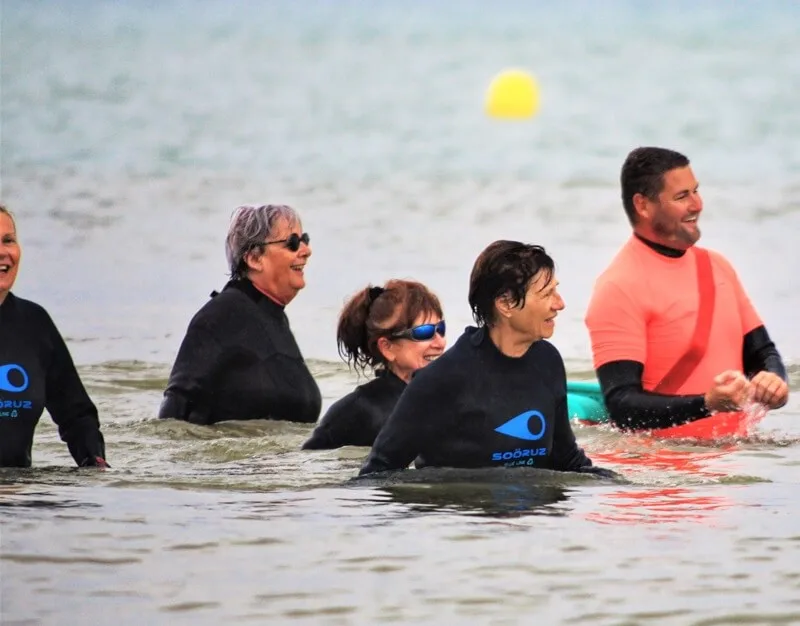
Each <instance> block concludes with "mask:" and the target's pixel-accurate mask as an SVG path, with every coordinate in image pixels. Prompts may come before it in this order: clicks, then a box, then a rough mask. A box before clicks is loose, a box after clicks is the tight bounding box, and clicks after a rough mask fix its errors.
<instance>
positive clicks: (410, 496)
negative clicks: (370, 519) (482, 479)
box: [383, 483, 568, 517]
mask: <svg viewBox="0 0 800 626" xmlns="http://www.w3.org/2000/svg"><path fill="white" fill-rule="evenodd" d="M383 491H384V492H386V493H387V494H389V496H390V498H391V501H392V502H394V503H400V504H405V505H407V507H408V509H409V511H412V512H415V513H459V512H460V513H465V514H467V515H477V516H483V517H523V516H526V515H555V516H559V515H566V514H567V512H568V510H567V509H565V508H564V507H556V506H553V505H555V504H558V503H563V502H565V501H566V500H567V497H568V491H567V490H566V489H564V488H561V487H556V486H547V485H526V484H517V485H514V484H494V485H492V484H471V483H468V484H452V485H394V486H392V487H385V488H384V489H383Z"/></svg>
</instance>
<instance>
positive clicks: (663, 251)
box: [633, 233, 686, 259]
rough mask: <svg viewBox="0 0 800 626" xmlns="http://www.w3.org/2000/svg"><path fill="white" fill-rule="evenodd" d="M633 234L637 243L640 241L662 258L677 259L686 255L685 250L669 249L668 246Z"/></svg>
mask: <svg viewBox="0 0 800 626" xmlns="http://www.w3.org/2000/svg"><path fill="white" fill-rule="evenodd" d="M633 234H634V235H635V236H636V238H637V239H638V240H639V241H641V242H642V243H643V244H645V245H646V246H647V247H649V248H651V249H652V250H655V251H656V252H658V253H659V254H660V255H662V256H668V257H671V258H673V259H679V258H680V257H682V256H683V255H684V254H686V250H678V249H676V248H670V247H669V246H665V245H663V244H660V243H656V242H655V241H650V240H649V239H645V238H644V237H642V236H641V235H640V234H638V233H633Z"/></svg>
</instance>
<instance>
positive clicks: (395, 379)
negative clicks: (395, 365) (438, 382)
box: [375, 367, 419, 387]
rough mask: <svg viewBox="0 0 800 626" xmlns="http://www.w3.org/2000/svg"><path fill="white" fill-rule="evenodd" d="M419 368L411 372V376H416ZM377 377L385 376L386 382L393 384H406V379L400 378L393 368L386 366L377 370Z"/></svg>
mask: <svg viewBox="0 0 800 626" xmlns="http://www.w3.org/2000/svg"><path fill="white" fill-rule="evenodd" d="M418 371H419V370H416V371H414V372H412V373H411V378H414V374H416V373H417V372H418ZM375 378H385V379H386V382H388V383H389V384H391V385H396V384H397V385H402V386H403V387H405V386H406V381H404V380H403V379H402V378H400V377H399V376H398V375H397V374H395V373H394V372H393V371H392V370H390V369H389V368H386V367H382V368H380V369H377V370H375Z"/></svg>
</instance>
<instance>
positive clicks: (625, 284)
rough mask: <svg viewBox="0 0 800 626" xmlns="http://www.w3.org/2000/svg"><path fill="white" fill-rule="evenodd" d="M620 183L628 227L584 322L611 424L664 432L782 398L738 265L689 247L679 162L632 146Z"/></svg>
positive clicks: (683, 167) (696, 214) (688, 172)
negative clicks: (712, 416) (667, 429)
mask: <svg viewBox="0 0 800 626" xmlns="http://www.w3.org/2000/svg"><path fill="white" fill-rule="evenodd" d="M620 182H621V187H622V202H623V206H624V208H625V212H626V214H627V216H628V219H629V221H630V223H631V225H632V227H633V233H632V235H631V237H630V239H629V240H628V241H627V242H626V243H625V244H624V245H623V246H622V248H621V249H620V250H619V252H618V253H617V255H616V256H615V258H614V259H613V260H612V262H611V264H610V265H609V266H608V268H606V270H605V271H604V272H603V273H602V274H601V275H600V276H599V278H598V279H597V281H596V283H595V287H594V292H593V294H592V297H591V300H590V303H589V308H588V310H587V313H586V318H585V322H586V326H587V328H588V330H589V335H590V338H591V344H592V356H593V361H594V367H595V370H596V372H597V377H598V379H599V381H600V385H601V387H602V390H603V395H604V398H605V402H606V406H607V408H608V411H609V415H610V419H611V422H612V423H613V424H614V425H615V426H617V427H619V428H622V429H625V430H645V429H648V430H649V429H664V428H671V427H675V426H678V425H681V424H686V423H688V422H694V421H696V420H700V419H703V418H706V417H709V416H710V415H712V414H715V413H718V412H720V413H725V412H735V411H740V410H741V409H742V408H743V407H744V406H745V405H746V404H747V403H748V402H757V403H760V404H762V405H764V406H765V407H767V408H769V409H776V408H779V407H781V406H783V405H784V404H786V401H787V399H788V396H789V387H788V385H787V375H786V368H785V366H784V364H783V361H782V359H781V356H780V354H779V353H778V350H777V349H776V347H775V344H774V343H773V342H772V340H771V339H770V336H769V333H768V332H767V329H766V328H765V327H764V323H763V322H762V320H761V318H760V317H759V315H758V313H757V312H756V310H755V308H754V307H753V305H752V304H751V302H750V299H749V298H748V296H747V294H746V293H745V291H744V288H743V287H742V284H741V282H740V281H739V278H738V276H737V274H736V272H735V271H734V269H733V267H732V266H731V265H730V263H729V262H728V261H727V260H726V259H725V258H724V257H723V256H722V255H720V254H719V253H717V252H713V251H711V250H707V249H704V248H701V247H699V246H696V245H695V244H696V243H697V241H698V239H700V229H699V228H698V220H699V218H700V216H701V215H702V211H703V201H702V199H701V198H700V195H699V193H698V183H697V179H696V178H695V176H694V173H693V172H692V168H691V167H690V165H689V159H687V158H686V157H685V156H684V155H682V154H680V153H678V152H674V151H672V150H667V149H664V148H655V147H644V148H636V149H635V150H633V151H632V152H631V153H630V154H629V155H628V157H627V158H626V160H625V163H624V164H623V166H622V172H621V177H620Z"/></svg>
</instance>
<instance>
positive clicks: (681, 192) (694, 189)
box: [672, 183, 700, 200]
mask: <svg viewBox="0 0 800 626" xmlns="http://www.w3.org/2000/svg"><path fill="white" fill-rule="evenodd" d="M698 189H700V183H697V184H696V185H695V186H694V188H692V189H681V190H680V191H679V192H677V193H676V194H675V195H674V196H672V199H673V200H675V199H676V198H678V196H682V195H684V194H687V193H689V192H690V191H694V192H697V190H698Z"/></svg>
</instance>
